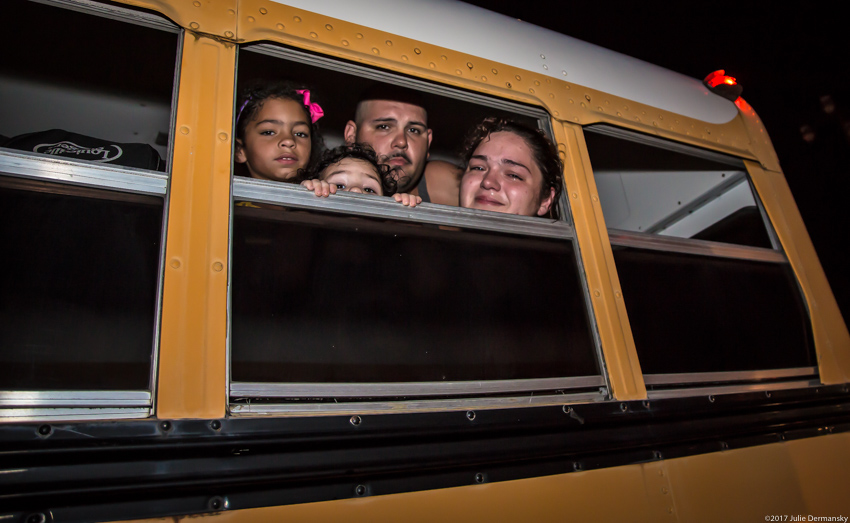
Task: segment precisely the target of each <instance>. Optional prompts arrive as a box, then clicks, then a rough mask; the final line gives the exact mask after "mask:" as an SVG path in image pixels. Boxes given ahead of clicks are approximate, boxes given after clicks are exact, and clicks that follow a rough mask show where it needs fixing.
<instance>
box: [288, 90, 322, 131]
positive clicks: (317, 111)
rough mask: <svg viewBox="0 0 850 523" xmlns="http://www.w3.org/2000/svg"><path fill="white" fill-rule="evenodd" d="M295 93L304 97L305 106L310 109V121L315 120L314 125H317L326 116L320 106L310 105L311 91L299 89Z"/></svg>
mask: <svg viewBox="0 0 850 523" xmlns="http://www.w3.org/2000/svg"><path fill="white" fill-rule="evenodd" d="M295 92H296V93H298V94H300V95H303V96H304V105H306V106H307V109H310V119H311V120H313V123H316V122H317V121H318V120H319V118H321V117H322V116H324V115H325V112H324V111H323V110H322V108H321V107H320V106H319V104H311V103H310V91H309V89H298V90H297V91H295Z"/></svg>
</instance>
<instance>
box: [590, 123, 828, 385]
mask: <svg viewBox="0 0 850 523" xmlns="http://www.w3.org/2000/svg"><path fill="white" fill-rule="evenodd" d="M585 137H586V142H587V149H588V153H589V155H590V160H591V164H592V168H593V176H594V179H595V181H596V185H597V189H598V191H599V199H600V202H601V204H602V208H603V214H604V216H605V221H606V225H607V226H608V227H609V237H610V239H611V244H612V248H613V252H614V261H615V263H616V267H617V273H618V276H619V278H620V284H621V286H622V289H623V299H624V300H625V304H626V309H627V311H628V314H629V323H630V325H631V329H632V334H633V336H634V340H635V346H636V348H637V352H638V356H639V358H640V364H641V369H642V370H643V372H644V377H645V381H646V384H647V388H648V390H649V391H650V392H649V394H650V396H653V395H654V396H656V397H660V396H664V395H676V394H679V393H682V392H681V391H677V390H675V389H680V388H681V387H683V386H688V387H694V386H700V387H703V386H708V385H711V386H719V385H724V386H732V385H730V384H735V386H739V387H750V388H752V387H784V386H806V385H809V384H813V383H818V381H817V367H816V365H817V361H816V358H815V353H814V344H813V341H812V333H811V327H810V325H809V317H808V311H807V309H806V305H805V303H804V301H803V299H802V296H801V293H800V290H799V288H798V285H797V282H796V279H795V277H794V274H793V271H792V270H791V267H790V264H789V263H788V260H787V258H786V257H785V255H784V254H783V253H782V252H781V251H780V250H778V249H775V248H773V246H774V245H778V243H777V242H776V241H775V240H774V239H773V238H774V234H773V231H772V228H771V227H770V224H769V222H768V221H767V220H766V217H765V214H764V212H763V210H762V209H761V206H760V204H759V203H758V200H757V199H756V197H755V196H754V192H753V190H752V189H751V187H750V184H749V180H748V177H747V175H746V171H745V168H744V165H743V162H742V161H740V160H737V159H735V158H729V157H726V156H724V155H719V154H716V153H712V152H709V151H702V150H698V149H696V148H691V147H689V146H684V145H679V144H671V143H668V142H665V141H662V140H657V139H652V138H649V137H643V136H640V135H636V134H633V133H628V132H625V131H619V130H616V129H610V128H598V127H590V128H586V129H585ZM684 393H685V394H688V393H689V392H684Z"/></svg>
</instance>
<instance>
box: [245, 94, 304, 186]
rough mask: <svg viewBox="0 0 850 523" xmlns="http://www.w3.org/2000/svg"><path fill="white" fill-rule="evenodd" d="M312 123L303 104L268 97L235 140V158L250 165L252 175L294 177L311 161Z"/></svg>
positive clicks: (269, 177)
mask: <svg viewBox="0 0 850 523" xmlns="http://www.w3.org/2000/svg"><path fill="white" fill-rule="evenodd" d="M311 132H312V127H311V125H310V119H309V117H308V115H306V114H305V113H304V108H303V107H301V104H299V103H298V102H295V101H294V100H286V99H279V98H268V99H266V100H265V101H264V102H263V105H262V107H260V110H259V111H258V112H257V115H256V116H255V117H254V119H253V120H251V121H250V122H248V124H247V125H246V126H245V137H244V138H243V139H242V140H239V139H237V140H236V161H237V162H238V163H244V164H246V165H247V167H248V172H249V173H250V174H251V178H259V179H262V180H272V181H278V182H281V181H284V180H288V179H290V178H294V177H295V175H296V174H297V172H298V169H303V168H304V167H306V166H307V163H308V162H309V161H310V150H311V142H310V133H311Z"/></svg>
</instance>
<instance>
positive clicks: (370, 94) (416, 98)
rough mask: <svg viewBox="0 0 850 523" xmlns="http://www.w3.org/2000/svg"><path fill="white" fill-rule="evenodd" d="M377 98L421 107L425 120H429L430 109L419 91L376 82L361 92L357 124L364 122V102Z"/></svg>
mask: <svg viewBox="0 0 850 523" xmlns="http://www.w3.org/2000/svg"><path fill="white" fill-rule="evenodd" d="M376 100H387V101H390V102H401V103H406V104H410V105H416V106H418V107H421V108H422V110H423V111H425V122H426V123H427V122H428V109H427V108H426V107H425V101H424V100H423V98H422V95H420V94H419V93H418V92H417V91H414V90H412V89H406V88H404V87H399V86H397V85H391V84H374V85H372V86H371V87H369V88H368V89H366V90H364V91H363V92H362V93H360V97H359V98H358V99H357V109H356V110H355V112H354V123H356V124H357V125H360V124H362V123H363V114H362V112H363V109H362V107H363V102H371V101H376Z"/></svg>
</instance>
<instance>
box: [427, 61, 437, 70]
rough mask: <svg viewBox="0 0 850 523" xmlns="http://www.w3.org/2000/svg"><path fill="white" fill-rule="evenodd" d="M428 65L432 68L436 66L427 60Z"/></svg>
mask: <svg viewBox="0 0 850 523" xmlns="http://www.w3.org/2000/svg"><path fill="white" fill-rule="evenodd" d="M428 67H430V68H431V69H433V68H435V67H437V64H435V63H434V62H428Z"/></svg>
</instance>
